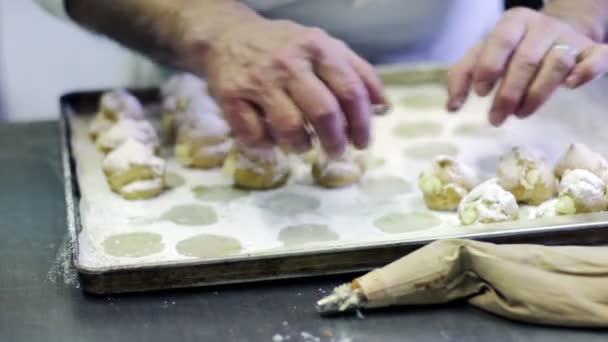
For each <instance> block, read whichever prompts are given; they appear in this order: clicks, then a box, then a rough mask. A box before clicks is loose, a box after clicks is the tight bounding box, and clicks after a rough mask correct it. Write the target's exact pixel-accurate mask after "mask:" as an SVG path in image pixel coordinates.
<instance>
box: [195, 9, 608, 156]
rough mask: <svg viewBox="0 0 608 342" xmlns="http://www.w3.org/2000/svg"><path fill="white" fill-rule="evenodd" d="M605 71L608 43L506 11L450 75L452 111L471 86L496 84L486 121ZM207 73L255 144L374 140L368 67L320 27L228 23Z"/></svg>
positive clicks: (379, 90) (332, 145) (340, 147)
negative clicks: (316, 139)
mask: <svg viewBox="0 0 608 342" xmlns="http://www.w3.org/2000/svg"><path fill="white" fill-rule="evenodd" d="M607 70H608V48H606V46H604V45H599V44H595V43H594V42H593V41H592V40H591V39H590V38H588V37H587V36H586V35H584V34H582V33H579V32H577V30H575V29H574V27H573V26H570V25H568V24H567V23H565V22H562V21H560V20H559V19H556V18H553V17H550V16H547V15H545V14H542V13H539V12H535V11H532V10H527V9H521V8H519V9H514V10H510V11H508V12H507V13H506V14H505V15H504V17H503V18H502V20H501V21H500V22H499V23H498V25H497V27H496V28H495V30H494V31H493V32H492V33H491V34H490V35H489V36H488V37H487V39H485V40H484V41H483V42H481V43H479V44H478V45H477V46H476V47H474V48H473V49H471V50H470V51H469V52H468V53H467V54H466V56H465V57H464V58H463V59H462V60H461V61H460V62H459V63H457V64H456V65H455V66H453V67H452V68H451V70H450V72H449V75H448V94H449V100H448V104H447V107H448V110H450V111H456V110H458V109H459V108H460V107H461V106H462V104H463V103H464V102H465V100H466V98H467V96H468V94H469V92H470V90H471V89H474V91H475V92H476V93H477V94H479V95H481V96H486V95H488V94H489V93H490V92H491V91H492V90H493V89H494V88H496V87H497V90H496V93H495V97H494V101H493V104H492V107H491V110H490V121H491V122H492V123H493V124H495V125H500V124H501V123H502V122H504V121H505V120H506V118H507V117H508V116H509V115H512V114H514V115H516V116H517V117H520V118H524V117H527V116H529V115H531V114H532V113H533V112H534V111H536V110H537V109H538V108H539V107H540V106H541V105H542V104H543V103H544V102H545V101H546V100H547V98H548V97H549V96H550V95H551V93H552V92H553V91H555V89H557V87H559V86H560V85H562V84H565V85H567V86H568V87H571V88H575V87H578V86H580V85H582V84H585V83H587V82H589V81H590V80H592V79H594V78H596V77H598V76H599V75H601V74H602V73H604V72H606V71H607ZM205 72H206V74H207V78H208V81H209V86H210V90H211V93H212V94H213V95H214V96H215V98H216V99H217V100H218V103H219V105H220V106H221V107H222V109H223V110H224V112H225V115H226V118H227V120H228V121H229V123H230V125H231V126H232V128H233V130H234V132H235V135H236V136H237V138H239V139H240V140H241V141H242V142H244V143H245V144H247V145H251V146H260V147H262V146H270V145H274V144H276V143H278V144H281V145H283V146H287V147H289V148H291V149H292V150H294V151H296V152H304V151H306V150H308V149H310V147H311V146H312V139H313V136H315V135H316V137H317V138H318V140H319V141H320V143H321V145H322V147H323V148H324V150H325V151H326V152H327V153H328V155H329V156H332V157H337V156H340V155H341V154H342V153H343V152H344V150H345V148H346V146H347V145H348V144H349V143H352V144H353V145H354V146H355V147H357V148H365V147H367V146H368V144H369V141H370V121H371V116H372V115H373V106H375V105H382V106H388V105H389V103H388V100H387V98H386V96H385V94H384V90H383V86H382V83H381V81H380V80H379V78H378V77H377V75H376V74H375V72H374V69H373V68H372V66H370V65H369V64H368V63H367V62H365V61H364V60H363V59H362V58H360V57H359V56H357V55H356V54H355V53H354V52H353V51H351V50H350V49H349V48H348V47H347V46H346V45H345V44H344V43H343V42H341V41H339V40H337V39H335V38H333V37H331V36H329V35H328V34H326V33H325V32H323V31H322V30H320V29H316V28H308V27H304V26H301V25H298V24H296V23H293V22H289V21H268V20H265V19H261V18H260V19H256V20H253V21H251V22H248V23H243V25H237V27H234V28H232V29H230V30H227V31H226V32H225V33H224V34H223V36H222V37H221V39H217V40H216V42H214V43H213V44H212V46H211V48H210V49H209V52H208V58H207V60H206V65H205Z"/></svg>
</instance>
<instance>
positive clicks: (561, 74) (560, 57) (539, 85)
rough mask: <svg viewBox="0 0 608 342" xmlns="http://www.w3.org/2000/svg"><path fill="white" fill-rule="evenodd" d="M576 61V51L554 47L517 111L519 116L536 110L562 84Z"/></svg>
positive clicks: (527, 114) (526, 115)
mask: <svg viewBox="0 0 608 342" xmlns="http://www.w3.org/2000/svg"><path fill="white" fill-rule="evenodd" d="M575 63H576V53H574V50H573V51H569V50H567V49H558V48H552V49H551V50H550V51H549V53H548V54H547V55H546V56H545V59H544V61H543V63H542V66H541V68H540V71H539V72H538V74H537V75H536V78H535V79H534V81H533V82H532V84H531V85H530V87H529V88H528V91H527V93H526V95H525V98H524V100H523V103H522V104H521V106H520V108H519V109H518V110H517V111H516V115H517V117H519V118H525V117H528V116H529V115H531V114H532V113H533V112H535V111H536V110H537V109H538V108H539V107H540V106H541V105H542V104H543V103H545V101H547V99H548V98H549V96H550V95H551V94H552V93H553V92H554V91H555V90H556V89H557V88H558V87H559V86H560V85H561V84H562V82H563V81H564V79H565V78H566V76H567V75H568V74H569V73H570V71H571V70H572V68H573V67H574V65H575Z"/></svg>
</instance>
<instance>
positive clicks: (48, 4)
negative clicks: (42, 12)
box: [34, 0, 70, 20]
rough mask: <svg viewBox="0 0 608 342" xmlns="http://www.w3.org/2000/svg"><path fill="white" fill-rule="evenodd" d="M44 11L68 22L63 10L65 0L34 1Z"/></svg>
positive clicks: (66, 14) (65, 12)
mask: <svg viewBox="0 0 608 342" xmlns="http://www.w3.org/2000/svg"><path fill="white" fill-rule="evenodd" d="M34 1H35V2H37V3H38V4H39V5H40V6H42V7H43V8H44V9H46V10H47V11H49V12H50V13H52V14H54V15H55V16H57V17H58V18H61V19H66V20H69V19H70V18H69V16H68V13H67V11H66V10H65V0H34Z"/></svg>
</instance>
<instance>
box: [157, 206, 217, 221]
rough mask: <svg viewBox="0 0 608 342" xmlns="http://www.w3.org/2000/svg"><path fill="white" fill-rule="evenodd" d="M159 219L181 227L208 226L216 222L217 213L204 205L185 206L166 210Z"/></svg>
mask: <svg viewBox="0 0 608 342" xmlns="http://www.w3.org/2000/svg"><path fill="white" fill-rule="evenodd" d="M160 218H161V219H162V220H166V221H170V222H173V223H175V224H178V225H181V226H208V225H211V224H214V223H216V222H217V213H216V212H215V210H213V208H211V207H208V206H206V205H200V204H186V205H180V206H176V207H173V208H171V209H169V210H167V211H166V212H165V213H164V214H162V215H161V217H160Z"/></svg>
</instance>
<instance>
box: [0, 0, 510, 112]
mask: <svg viewBox="0 0 608 342" xmlns="http://www.w3.org/2000/svg"><path fill="white" fill-rule="evenodd" d="M242 1H243V2H244V3H246V4H247V5H249V6H250V7H251V8H253V9H255V10H256V11H258V13H260V14H261V15H263V16H266V17H268V18H277V19H278V18H281V19H288V20H294V21H296V22H299V23H301V24H303V25H309V26H317V27H321V28H323V29H325V30H327V31H328V32H329V33H330V34H332V35H333V36H335V37H337V38H339V39H342V40H344V41H345V42H346V43H348V44H349V46H351V48H353V49H354V50H355V51H356V52H357V53H359V54H361V55H362V56H364V57H365V58H367V59H368V60H370V61H371V62H373V63H376V64H385V63H395V62H441V63H452V62H454V61H455V60H457V59H458V58H459V57H460V56H462V55H463V54H464V52H465V51H466V50H467V49H468V48H470V47H471V46H472V45H473V44H474V43H475V42H476V41H478V40H479V39H480V38H481V37H482V36H483V35H484V34H485V33H486V32H488V31H489V30H490V29H491V28H492V27H493V25H494V24H495V22H496V21H497V20H498V18H499V17H500V15H501V13H502V10H503V5H502V3H503V0H242ZM35 2H37V3H39V4H40V5H42V6H43V7H44V8H46V9H47V10H49V11H50V12H51V13H53V14H55V15H56V16H57V17H59V18H63V19H64V20H65V21H69V20H70V19H69V18H68V16H67V14H66V12H65V9H64V0H35ZM49 25H50V24H49ZM56 26H65V25H59V24H57V25H56ZM65 30H67V28H66V29H65ZM65 30H63V31H65ZM63 31H62V32H63ZM74 31H75V30H71V32H70V34H71V35H74V36H78V37H75V38H73V39H71V38H66V37H65V36H60V37H53V36H48V37H47V36H45V37H44V39H45V40H47V41H52V44H51V43H48V45H50V46H54V45H57V49H58V50H57V51H60V49H62V48H64V49H65V46H67V49H66V51H65V52H63V53H64V54H65V55H66V57H65V58H71V59H72V60H73V61H74V62H69V61H65V60H59V61H63V63H62V64H59V65H62V66H63V69H62V70H61V71H59V70H57V68H56V67H54V66H53V65H52V64H53V61H52V60H49V61H47V60H46V59H45V58H44V57H42V58H40V59H34V58H33V57H32V58H33V59H34V60H35V61H36V62H37V63H48V64H49V65H48V66H47V67H44V68H43V67H40V68H39V69H40V70H43V71H45V70H51V71H52V72H51V71H49V75H52V76H49V77H47V78H46V79H44V81H45V83H44V87H42V84H41V85H40V87H38V88H40V90H39V91H38V92H37V96H38V97H37V101H34V102H33V101H31V98H30V95H28V94H27V93H26V92H21V91H20V89H21V88H24V87H26V86H28V85H30V84H31V79H23V81H22V77H20V73H18V72H17V70H16V69H14V68H13V67H12V66H10V65H9V66H8V69H9V70H8V71H9V72H10V71H12V78H11V80H12V81H13V83H15V82H23V84H22V85H19V86H15V85H14V84H13V85H11V84H10V82H9V84H8V87H9V91H8V96H5V98H7V99H8V103H9V105H10V106H9V108H10V113H9V115H10V114H14V113H18V112H25V113H28V115H31V114H30V113H34V112H35V113H42V112H43V111H46V112H49V111H53V114H54V115H56V114H55V112H57V106H56V103H57V100H56V97H57V96H58V94H61V93H63V92H65V91H67V90H72V89H79V88H83V87H84V88H99V87H102V88H103V87H117V86H149V85H154V84H157V83H158V82H160V80H161V78H162V77H163V76H166V73H164V72H161V71H160V70H161V69H160V68H158V67H157V66H156V65H155V64H153V63H150V62H149V61H147V60H145V59H144V58H141V57H139V56H137V55H136V54H133V53H132V52H128V51H126V50H125V51H122V52H120V51H119V52H116V51H110V50H111V49H114V50H117V49H118V48H117V47H116V46H115V45H114V44H109V43H108V42H107V40H106V41H105V42H104V41H103V39H101V38H99V37H93V38H90V39H89V40H94V39H98V40H99V44H98V45H96V44H95V43H94V42H92V41H84V40H85V39H84V38H83V37H82V36H84V35H77V34H76V32H74ZM40 34H47V33H46V31H44V32H42V33H38V35H40ZM51 35H52V34H51ZM79 44H80V45H82V48H81V50H80V51H81V52H82V53H81V54H79V53H78V51H79V49H80V45H79ZM15 45H16V44H15ZM93 46H94V47H95V48H93ZM41 49H42V48H40V49H39V50H41ZM72 51H73V52H74V53H72ZM9 52H10V51H9ZM57 54H58V52H55V55H57ZM83 54H84V55H86V58H87V61H86V64H85V63H84V62H83V61H81V59H82V55H83ZM55 55H54V56H50V57H54V58H55V59H57V58H63V57H59V56H55ZM16 60H18V58H17V57H13V58H12V61H13V62H12V64H13V65H15V64H16V63H17V62H15V61H16ZM9 64H10V63H9ZM89 64H90V65H91V66H92V67H90V68H86V66H87V65H89ZM72 65H77V66H79V69H77V70H70V68H72ZM93 66H94V67H93ZM83 68H86V70H84V72H83ZM23 69H24V70H27V68H26V67H25V66H24V67H23ZM58 74H59V75H61V77H57V76H55V75H58ZM9 76H10V75H9ZM38 77H42V78H44V77H45V76H44V75H43V74H42V75H39V76H38ZM9 81H10V80H9ZM26 82H28V83H26ZM11 87H12V88H11ZM55 88H56V89H55ZM11 89H12V90H11ZM50 104H52V105H53V107H49V106H50ZM25 107H28V108H25ZM30 107H31V108H30ZM46 117H49V115H48V114H46Z"/></svg>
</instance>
